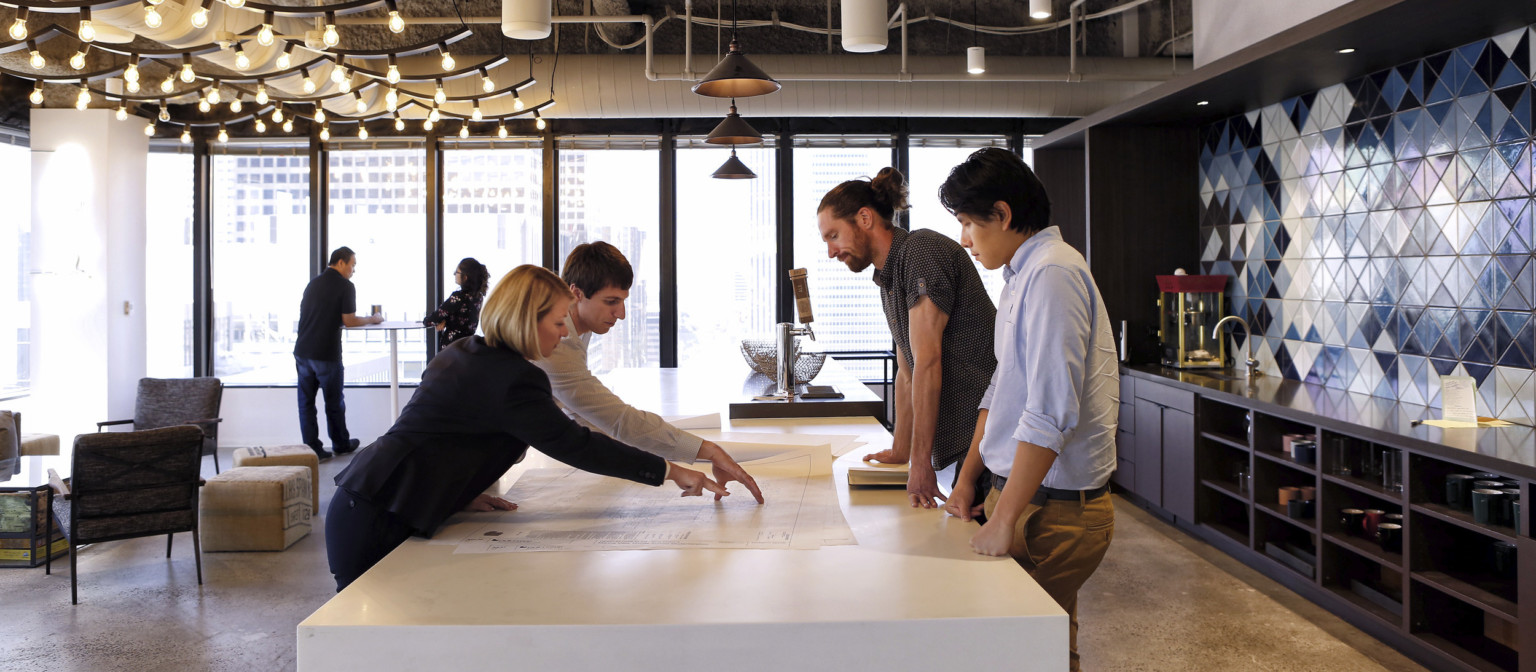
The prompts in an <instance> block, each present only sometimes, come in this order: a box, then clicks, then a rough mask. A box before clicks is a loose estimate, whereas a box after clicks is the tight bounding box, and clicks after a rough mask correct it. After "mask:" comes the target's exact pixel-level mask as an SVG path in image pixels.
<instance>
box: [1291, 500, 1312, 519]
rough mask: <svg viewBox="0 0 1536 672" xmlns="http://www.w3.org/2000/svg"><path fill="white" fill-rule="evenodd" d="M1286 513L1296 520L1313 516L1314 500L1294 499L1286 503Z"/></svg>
mask: <svg viewBox="0 0 1536 672" xmlns="http://www.w3.org/2000/svg"><path fill="white" fill-rule="evenodd" d="M1285 515H1286V516H1288V517H1290V518H1294V519H1296V520H1310V519H1311V518H1312V500H1310V499H1299V498H1298V499H1292V500H1290V501H1288V502H1286V503H1285Z"/></svg>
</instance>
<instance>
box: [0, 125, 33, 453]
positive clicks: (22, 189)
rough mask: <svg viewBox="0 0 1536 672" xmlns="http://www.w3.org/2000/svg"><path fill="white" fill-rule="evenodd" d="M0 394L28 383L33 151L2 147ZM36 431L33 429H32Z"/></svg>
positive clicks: (3, 395) (17, 391)
mask: <svg viewBox="0 0 1536 672" xmlns="http://www.w3.org/2000/svg"><path fill="white" fill-rule="evenodd" d="M0 203H5V209H6V212H5V216H4V217H0V315H5V316H6V317H5V319H4V320H3V322H0V398H4V397H9V396H11V395H12V394H15V393H19V392H21V391H24V390H25V389H26V388H28V387H29V386H30V385H31V378H32V373H31V371H32V366H31V363H30V361H29V360H30V359H31V341H32V337H31V331H32V301H31V294H32V289H31V288H32V284H31V280H30V279H31V260H30V256H31V254H32V244H31V238H32V152H31V150H30V149H29V148H27V147H22V146H19V145H10V144H5V145H0ZM34 431H36V430H34Z"/></svg>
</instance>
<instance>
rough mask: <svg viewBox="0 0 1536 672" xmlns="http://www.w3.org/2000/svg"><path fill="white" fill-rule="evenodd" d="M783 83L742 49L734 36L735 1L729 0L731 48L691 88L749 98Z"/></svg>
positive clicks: (703, 93)
mask: <svg viewBox="0 0 1536 672" xmlns="http://www.w3.org/2000/svg"><path fill="white" fill-rule="evenodd" d="M782 87H783V85H781V84H779V83H778V82H777V81H776V80H774V78H772V77H769V76H768V73H766V72H763V69H762V68H759V67H757V66H756V65H755V64H753V63H752V61H749V60H747V55H746V54H743V53H741V42H739V41H737V40H736V3H735V2H732V3H731V47H730V50H729V51H728V52H726V54H725V58H722V59H720V62H719V63H716V64H715V67H713V68H711V69H710V70H709V74H707V75H704V79H702V80H700V81H699V83H698V84H694V85H693V92H694V93H697V94H699V95H701V96H709V97H710V98H750V97H752V96H761V95H764V94H769V93H773V92H775V91H778V90H779V89H780V88H782Z"/></svg>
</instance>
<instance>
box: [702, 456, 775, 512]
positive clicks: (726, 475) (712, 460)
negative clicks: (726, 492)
mask: <svg viewBox="0 0 1536 672" xmlns="http://www.w3.org/2000/svg"><path fill="white" fill-rule="evenodd" d="M697 459H700V460H709V464H710V470H711V471H713V472H714V474H715V481H716V482H718V483H719V484H720V487H722V488H724V487H725V484H726V483H729V482H731V481H737V482H739V483H741V484H742V485H745V486H747V491H748V492H751V493H752V497H753V498H754V499H756V500H757V503H758V504H762V503H763V492H762V491H761V490H759V489H758V488H757V481H755V480H752V475H751V474H749V473H747V470H746V469H742V468H741V465H739V464H736V460H734V459H731V455H730V454H729V453H727V452H725V449H724V448H721V447H720V445H719V444H717V443H715V442H714V441H705V442H704V445H702V446H699V455H698V458H697ZM720 497H721V495H720V494H719V493H716V494H715V501H717V502H718V501H720Z"/></svg>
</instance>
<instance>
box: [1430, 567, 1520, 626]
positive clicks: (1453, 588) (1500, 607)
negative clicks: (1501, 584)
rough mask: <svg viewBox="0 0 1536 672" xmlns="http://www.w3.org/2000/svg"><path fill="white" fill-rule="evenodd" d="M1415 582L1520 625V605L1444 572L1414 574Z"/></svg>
mask: <svg viewBox="0 0 1536 672" xmlns="http://www.w3.org/2000/svg"><path fill="white" fill-rule="evenodd" d="M1412 576H1413V580H1414V581H1418V582H1419V583H1422V584H1424V585H1426V586H1429V587H1431V588H1434V589H1435V590H1438V591H1440V592H1442V593H1445V594H1446V595H1450V596H1451V597H1454V598H1456V599H1459V600H1461V601H1462V602H1466V603H1468V604H1471V605H1472V606H1474V607H1477V608H1479V609H1482V610H1483V611H1486V612H1488V613H1489V614H1492V615H1494V616H1497V617H1499V618H1502V619H1504V620H1506V621H1509V622H1510V623H1513V624H1515V625H1519V624H1520V621H1519V614H1520V605H1518V604H1515V603H1514V602H1511V601H1509V600H1506V599H1504V598H1503V597H1500V596H1499V595H1497V594H1494V593H1492V592H1489V591H1487V590H1484V589H1483V588H1480V587H1478V586H1476V585H1473V584H1471V583H1468V582H1466V581H1463V580H1461V579H1458V578H1456V577H1454V576H1451V575H1450V574H1446V573H1444V572H1413V573H1412Z"/></svg>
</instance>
